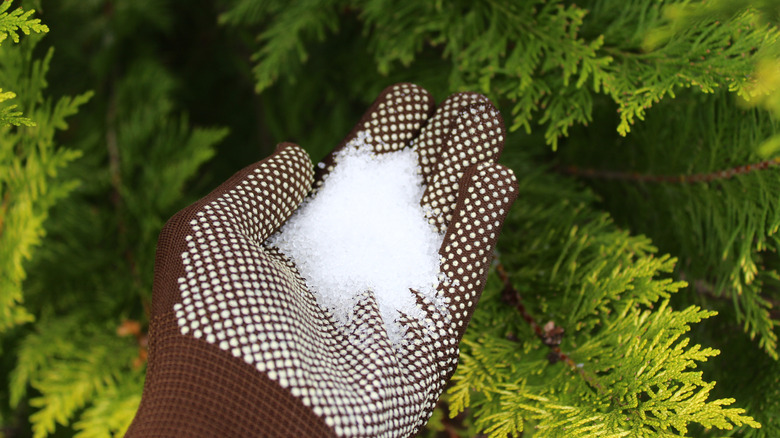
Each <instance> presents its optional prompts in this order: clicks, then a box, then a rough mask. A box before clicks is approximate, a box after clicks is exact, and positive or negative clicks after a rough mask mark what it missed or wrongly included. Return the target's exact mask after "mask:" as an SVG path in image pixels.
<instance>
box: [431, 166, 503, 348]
mask: <svg viewBox="0 0 780 438" xmlns="http://www.w3.org/2000/svg"><path fill="white" fill-rule="evenodd" d="M517 191H518V186H517V180H516V179H515V175H514V173H513V172H512V171H511V170H510V169H508V168H506V167H504V166H502V165H500V164H495V163H492V162H485V163H480V164H477V165H475V166H472V167H470V168H469V169H467V170H466V172H465V173H464V175H463V177H462V178H461V180H460V189H459V190H458V193H457V203H456V204H455V211H454V213H453V219H452V221H451V222H450V224H449V226H448V227H447V231H446V233H445V236H444V241H443V242H442V246H441V249H440V250H439V254H440V256H441V257H442V265H441V272H442V273H443V274H444V275H445V276H446V279H445V280H443V281H442V282H441V283H440V284H439V288H438V290H437V294H438V295H439V297H440V298H444V302H445V303H446V305H447V309H448V311H449V316H450V318H451V324H452V327H453V329H454V331H455V332H456V334H457V338H456V339H457V340H460V338H461V337H462V336H463V332H464V331H465V330H466V326H467V325H468V323H469V321H470V320H471V315H472V313H473V312H474V308H475V306H476V305H477V301H479V297H480V295H481V294H482V289H483V288H484V286H485V280H486V278H487V273H488V269H489V268H490V263H491V261H492V259H493V250H494V248H495V245H496V240H497V238H498V235H499V233H500V232H501V228H502V227H503V224H504V219H505V218H506V215H507V212H508V211H509V208H510V207H511V205H512V203H513V202H514V201H515V199H516V198H517ZM429 310H435V309H429Z"/></svg>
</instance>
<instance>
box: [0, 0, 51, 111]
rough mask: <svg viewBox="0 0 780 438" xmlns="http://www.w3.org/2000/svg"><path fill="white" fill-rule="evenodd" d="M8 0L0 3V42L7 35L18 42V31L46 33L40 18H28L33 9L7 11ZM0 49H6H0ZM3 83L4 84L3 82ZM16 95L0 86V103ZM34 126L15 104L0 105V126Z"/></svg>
mask: <svg viewBox="0 0 780 438" xmlns="http://www.w3.org/2000/svg"><path fill="white" fill-rule="evenodd" d="M11 3H13V2H12V1H10V0H5V1H3V2H2V3H0V44H2V42H3V41H5V40H6V39H7V38H8V36H9V35H10V36H11V40H12V41H13V42H15V43H18V42H19V32H22V33H24V34H25V35H30V34H31V33H46V32H48V31H49V28H48V27H47V26H46V25H45V24H41V20H40V19H38V18H30V17H31V16H32V14H34V13H35V10H33V9H31V10H29V11H24V10H22V8H17V9H16V10H14V11H12V12H10V13H9V12H7V11H8V8H10V7H11ZM0 50H7V48H6V49H0ZM3 85H5V84H3ZM14 97H16V93H14V92H11V91H6V92H3V90H2V88H0V103H2V102H5V101H6V100H9V99H13V98H14ZM9 125H13V126H35V123H34V122H33V121H32V120H30V119H29V118H27V117H23V116H22V112H21V111H19V110H17V105H6V106H0V126H9Z"/></svg>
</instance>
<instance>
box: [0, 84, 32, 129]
mask: <svg viewBox="0 0 780 438" xmlns="http://www.w3.org/2000/svg"><path fill="white" fill-rule="evenodd" d="M15 97H16V93H14V92H13V91H5V92H3V89H2V88H0V103H2V102H5V101H6V100H10V99H13V98H15ZM16 108H17V105H8V106H5V107H3V108H0V126H8V125H14V126H22V125H24V126H35V123H33V121H32V120H30V119H28V118H27V117H22V112H21V111H19V110H17V109H16Z"/></svg>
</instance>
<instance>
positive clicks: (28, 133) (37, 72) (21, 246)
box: [0, 40, 91, 332]
mask: <svg viewBox="0 0 780 438" xmlns="http://www.w3.org/2000/svg"><path fill="white" fill-rule="evenodd" d="M34 45H35V41H31V40H27V41H25V43H23V44H21V45H19V46H15V47H12V48H10V49H9V48H2V49H0V83H4V84H9V85H10V86H11V88H15V89H24V90H26V93H28V94H26V95H25V96H24V98H22V99H21V101H22V102H21V104H20V105H21V106H22V108H23V109H24V112H25V113H26V114H28V115H29V117H30V120H31V121H33V122H34V125H30V126H22V127H20V128H18V129H11V127H8V126H5V127H0V332H3V331H5V330H7V329H9V328H10V327H12V326H14V325H18V324H21V323H24V322H28V321H31V320H32V318H33V316H32V315H31V314H30V313H29V312H27V311H26V310H25V309H24V308H23V307H21V306H19V305H18V304H19V303H21V302H22V300H23V296H22V281H23V280H24V279H25V277H26V272H25V269H24V267H23V263H24V262H26V261H28V260H29V259H30V258H31V250H32V249H33V248H34V247H36V246H38V245H40V242H41V238H42V237H43V235H44V234H45V232H44V222H45V220H46V218H47V217H48V212H49V209H50V208H51V207H52V206H53V205H54V204H55V203H56V202H57V201H58V200H60V199H62V198H64V197H65V196H67V194H68V193H69V192H70V191H72V190H73V189H74V188H75V186H76V182H75V180H70V181H63V180H61V179H58V178H57V175H58V173H59V172H60V171H61V170H62V169H63V168H64V167H66V166H67V165H68V164H69V163H70V162H72V161H73V160H74V159H76V158H77V157H79V155H80V153H79V152H77V151H75V150H72V149H66V148H63V147H59V146H58V145H57V144H56V142H55V139H54V136H55V134H56V132H57V131H61V130H64V129H65V128H67V126H68V125H67V123H66V122H65V120H66V118H67V117H69V116H72V115H73V114H75V113H76V111H77V110H78V108H79V107H80V106H81V105H82V104H84V103H85V102H86V101H87V100H89V98H90V95H91V94H90V93H86V94H82V95H80V96H77V97H75V98H70V97H63V98H61V99H59V100H58V101H57V102H56V103H53V102H52V100H51V99H50V98H44V97H43V91H44V90H45V88H46V79H45V75H46V72H47V71H48V68H49V63H50V61H51V51H49V53H48V54H47V55H46V57H45V58H43V59H40V60H34V59H33V53H32V51H33V47H34Z"/></svg>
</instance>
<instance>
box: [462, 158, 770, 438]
mask: <svg viewBox="0 0 780 438" xmlns="http://www.w3.org/2000/svg"><path fill="white" fill-rule="evenodd" d="M516 173H518V174H519V175H525V176H524V177H522V178H521V179H520V196H519V197H518V201H517V202H518V204H520V205H517V206H515V207H514V208H513V209H512V212H511V213H510V218H509V220H508V224H510V225H509V226H512V225H511V224H514V225H515V227H516V228H514V227H513V228H510V229H509V231H508V232H507V231H506V230H505V236H506V238H505V239H503V243H502V246H501V256H500V257H501V260H502V263H504V264H505V265H506V267H507V272H508V273H509V277H510V281H511V287H512V289H511V290H508V289H507V288H506V285H504V284H502V283H501V282H500V281H498V280H497V279H496V278H492V279H491V281H489V283H488V286H487V287H486V289H485V293H484V294H483V297H482V299H481V303H482V304H481V305H480V307H479V308H478V310H477V312H476V314H475V315H474V318H473V320H472V323H471V324H472V325H470V326H469V330H468V331H467V333H466V338H465V340H464V343H463V346H464V348H463V351H462V353H461V363H460V365H459V368H458V371H457V372H456V374H455V377H454V379H453V381H454V385H453V386H452V387H451V389H450V391H449V398H448V401H449V404H450V409H451V414H452V415H454V414H456V413H458V412H460V411H462V410H463V409H465V408H466V407H469V409H470V410H471V411H472V415H474V417H475V418H476V421H475V426H476V427H477V429H478V430H479V431H481V432H482V433H486V434H488V435H489V436H491V437H506V436H513V435H517V434H519V433H521V432H522V431H523V430H526V429H528V428H532V430H533V432H534V436H537V435H538V436H561V435H563V434H565V435H566V436H679V435H686V434H687V433H688V430H689V427H690V425H691V424H699V425H701V426H703V427H706V428H712V427H714V428H719V429H732V428H733V427H734V426H743V425H748V426H750V427H760V425H759V424H758V423H757V422H756V421H755V420H753V419H752V417H750V416H748V415H745V411H744V410H743V409H741V408H729V407H726V406H727V405H730V404H732V403H734V400H733V399H728V398H724V399H718V400H709V394H710V391H711V389H712V388H713V386H714V383H710V382H707V381H705V380H703V378H702V374H701V372H699V371H695V368H696V367H697V363H700V362H704V361H706V360H707V359H708V358H709V357H712V356H714V355H716V354H717V353H718V352H717V350H714V349H711V348H702V347H701V346H699V345H689V339H688V338H686V337H684V334H685V333H686V332H687V331H688V330H689V327H690V325H691V324H695V323H698V322H699V321H701V320H702V319H704V318H708V317H710V316H712V315H714V314H715V312H711V311H706V310H701V309H700V308H698V307H696V306H690V307H687V308H685V309H684V310H682V311H675V310H672V309H671V308H670V307H669V304H668V298H667V297H669V296H670V294H672V293H674V292H676V291H677V290H678V289H679V288H681V287H683V286H684V285H685V284H684V283H681V282H673V281H671V280H670V279H669V278H668V273H669V272H670V271H671V270H672V269H673V265H674V262H675V261H674V260H673V259H670V258H669V257H667V256H662V257H658V256H656V255H655V254H654V253H655V248H654V247H653V246H652V245H650V243H649V241H648V240H647V239H646V238H644V237H641V236H639V237H634V236H631V235H629V234H627V233H625V232H622V231H620V230H618V229H617V228H616V227H615V226H614V224H612V223H611V221H610V220H609V218H607V217H605V216H604V215H603V214H600V213H597V212H596V211H594V210H593V209H592V207H591V204H592V202H593V198H592V197H591V196H590V195H588V194H587V193H586V192H579V190H578V189H576V188H574V187H573V186H572V185H571V184H570V183H567V182H566V181H565V180H563V179H561V178H553V177H550V176H544V174H542V173H540V172H539V171H538V170H537V171H534V170H531V169H528V168H525V167H523V168H516ZM550 193H556V194H557V196H556V197H555V198H553V197H551V196H549V194H550ZM553 217H557V218H562V217H565V218H567V219H566V220H565V221H560V220H558V221H555V220H552V218H553ZM552 261H555V262H554V263H551V262H552ZM550 267H552V269H550ZM600 278H602V279H603V278H609V280H608V281H607V283H602V282H600V281H599V280H598V279H600ZM596 291H602V292H601V293H597V292H596ZM506 293H519V294H520V295H521V296H522V299H523V301H524V302H525V306H526V307H527V308H528V309H530V310H529V313H530V314H531V315H538V316H537V318H538V319H539V321H538V323H539V324H544V323H545V322H546V321H547V320H550V321H553V322H554V325H555V326H558V327H561V328H563V330H564V331H563V338H562V342H561V343H560V350H561V351H562V352H563V353H565V355H566V356H567V357H568V361H558V359H559V356H557V355H554V354H551V352H550V348H549V347H548V346H547V345H545V343H544V341H543V339H540V337H539V336H537V334H536V333H534V331H533V330H532V329H531V328H530V326H529V325H528V324H527V322H526V321H525V320H524V319H523V318H522V317H521V315H519V314H518V313H517V312H516V311H514V309H513V308H512V307H511V306H507V305H506V304H505V303H506V301H505V300H503V299H502V298H501V295H504V294H506ZM572 365H573V366H572Z"/></svg>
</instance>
